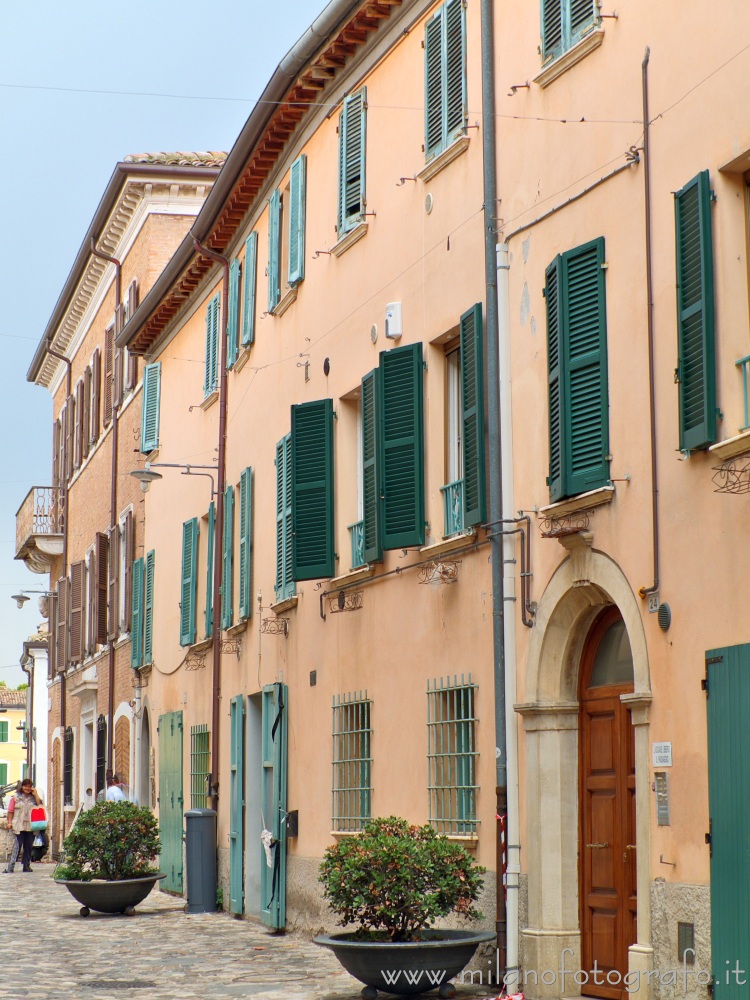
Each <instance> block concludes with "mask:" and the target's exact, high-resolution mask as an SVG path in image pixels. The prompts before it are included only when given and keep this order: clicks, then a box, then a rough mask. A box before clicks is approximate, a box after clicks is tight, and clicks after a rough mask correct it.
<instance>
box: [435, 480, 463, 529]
mask: <svg viewBox="0 0 750 1000" xmlns="http://www.w3.org/2000/svg"><path fill="white" fill-rule="evenodd" d="M440 492H441V493H442V494H443V525H444V526H443V537H444V538H450V537H451V535H458V534H459V533H460V532H462V531H463V530H464V481H463V479H457V480H456V481H455V483H448V484H447V486H441V487H440Z"/></svg>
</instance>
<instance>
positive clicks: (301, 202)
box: [289, 153, 307, 285]
mask: <svg viewBox="0 0 750 1000" xmlns="http://www.w3.org/2000/svg"><path fill="white" fill-rule="evenodd" d="M306 191H307V157H306V156H305V154H304V153H303V154H302V156H299V157H297V159H296V160H295V161H294V163H293V164H292V168H291V170H290V172H289V284H290V285H298V284H299V283H300V281H302V280H303V278H304V277H305V199H306Z"/></svg>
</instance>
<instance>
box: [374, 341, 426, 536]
mask: <svg viewBox="0 0 750 1000" xmlns="http://www.w3.org/2000/svg"><path fill="white" fill-rule="evenodd" d="M423 370H424V366H423V364H422V345H421V343H420V344H411V345H409V346H407V347H397V348H395V349H394V350H392V351H382V352H381V354H380V379H379V404H380V405H379V409H380V459H381V474H382V484H383V548H385V549H400V548H406V547H408V546H410V545H424V433H423V420H424V412H423V411H424V404H423Z"/></svg>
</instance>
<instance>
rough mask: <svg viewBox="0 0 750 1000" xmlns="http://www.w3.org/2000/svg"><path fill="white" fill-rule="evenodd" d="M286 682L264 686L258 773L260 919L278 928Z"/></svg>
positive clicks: (282, 903)
mask: <svg viewBox="0 0 750 1000" xmlns="http://www.w3.org/2000/svg"><path fill="white" fill-rule="evenodd" d="M287 698H288V689H287V686H286V684H281V683H276V684H269V685H268V686H266V687H264V688H263V709H262V722H261V728H262V742H263V773H262V775H261V802H262V807H261V811H262V821H263V827H264V832H265V831H267V832H268V833H270V835H271V836H270V837H267V838H266V839H267V841H268V843H267V844H265V843H263V842H262V841H261V844H260V850H261V852H262V857H261V869H260V870H261V919H262V921H263V923H264V924H266V925H267V926H268V927H273V928H274V929H275V930H279V929H281V928H282V927H284V925H285V924H286V815H287V813H286V762H287Z"/></svg>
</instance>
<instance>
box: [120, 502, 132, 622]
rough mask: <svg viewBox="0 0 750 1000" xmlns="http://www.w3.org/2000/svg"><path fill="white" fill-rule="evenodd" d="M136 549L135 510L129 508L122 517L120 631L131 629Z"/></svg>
mask: <svg viewBox="0 0 750 1000" xmlns="http://www.w3.org/2000/svg"><path fill="white" fill-rule="evenodd" d="M134 550H135V524H134V521H133V511H132V509H131V510H127V511H126V512H125V514H124V515H123V516H122V517H121V518H120V547H119V551H120V568H119V581H118V583H119V585H118V588H117V591H118V595H119V608H118V611H119V623H120V632H121V633H122V632H129V631H130V619H131V615H132V611H133V607H132V605H133V585H132V581H131V576H132V572H133V552H134Z"/></svg>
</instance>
